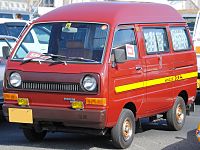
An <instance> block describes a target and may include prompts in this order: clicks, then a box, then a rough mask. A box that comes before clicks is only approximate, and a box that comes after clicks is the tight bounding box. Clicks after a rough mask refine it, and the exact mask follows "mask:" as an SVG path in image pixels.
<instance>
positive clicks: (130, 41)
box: [112, 29, 138, 60]
mask: <svg viewBox="0 0 200 150" xmlns="http://www.w3.org/2000/svg"><path fill="white" fill-rule="evenodd" d="M112 49H113V50H117V49H124V50H126V55H127V59H128V60H134V59H137V58H138V49H137V45H136V40H135V35H134V30H133V29H120V30H118V31H116V32H115V36H114V40H113V46H112Z"/></svg>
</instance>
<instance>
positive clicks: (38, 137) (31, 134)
mask: <svg viewBox="0 0 200 150" xmlns="http://www.w3.org/2000/svg"><path fill="white" fill-rule="evenodd" d="M23 133H24V136H25V137H26V139H27V140H29V141H30V142H40V141H42V140H43V139H44V137H45V136H46V134H47V131H42V132H36V131H35V129H33V128H32V129H26V128H24V129H23Z"/></svg>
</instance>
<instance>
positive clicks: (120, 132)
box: [111, 109, 135, 149]
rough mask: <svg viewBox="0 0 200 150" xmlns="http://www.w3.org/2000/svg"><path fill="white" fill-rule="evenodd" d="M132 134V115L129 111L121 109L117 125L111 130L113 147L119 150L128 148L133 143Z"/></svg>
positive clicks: (133, 123) (133, 121) (133, 125)
mask: <svg viewBox="0 0 200 150" xmlns="http://www.w3.org/2000/svg"><path fill="white" fill-rule="evenodd" d="M125 127H126V129H125ZM128 128H129V129H128ZM125 130H128V131H125ZM127 132H128V133H127ZM134 134H135V117H134V114H133V112H132V111H131V110H129V109H123V110H122V112H121V114H120V117H119V119H118V122H117V124H116V125H115V126H114V127H113V128H112V129H111V139H112V142H113V145H114V146H115V147H116V148H119V149H124V148H128V147H129V146H130V145H131V143H132V141H133V137H134Z"/></svg>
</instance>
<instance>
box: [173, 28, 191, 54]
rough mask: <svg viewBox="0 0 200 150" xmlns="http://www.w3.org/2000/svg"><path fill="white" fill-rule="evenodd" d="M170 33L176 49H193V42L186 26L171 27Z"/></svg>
mask: <svg viewBox="0 0 200 150" xmlns="http://www.w3.org/2000/svg"><path fill="white" fill-rule="evenodd" d="M170 33H171V37H172V44H173V49H174V51H182V50H190V49H191V44H190V41H189V37H188V34H187V31H186V28H185V27H171V28H170Z"/></svg>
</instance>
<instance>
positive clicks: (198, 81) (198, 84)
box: [197, 79, 200, 89]
mask: <svg viewBox="0 0 200 150" xmlns="http://www.w3.org/2000/svg"><path fill="white" fill-rule="evenodd" d="M197 88H198V89H199V88H200V79H197Z"/></svg>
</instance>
